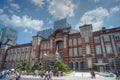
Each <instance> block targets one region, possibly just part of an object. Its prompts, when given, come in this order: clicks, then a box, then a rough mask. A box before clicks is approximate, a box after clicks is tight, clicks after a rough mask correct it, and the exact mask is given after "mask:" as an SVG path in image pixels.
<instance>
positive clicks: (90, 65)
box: [87, 58, 92, 68]
mask: <svg viewBox="0 0 120 80" xmlns="http://www.w3.org/2000/svg"><path fill="white" fill-rule="evenodd" d="M87 62H88V68H92V58H87Z"/></svg>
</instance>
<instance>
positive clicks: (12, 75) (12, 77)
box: [0, 69, 21, 80]
mask: <svg viewBox="0 0 120 80" xmlns="http://www.w3.org/2000/svg"><path fill="white" fill-rule="evenodd" d="M20 76H21V75H20V72H19V71H18V70H15V69H11V70H3V71H1V72H0V79H7V80H20Z"/></svg>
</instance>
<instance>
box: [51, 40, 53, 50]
mask: <svg viewBox="0 0 120 80" xmlns="http://www.w3.org/2000/svg"><path fill="white" fill-rule="evenodd" d="M52 43H53V40H52V39H50V49H52Z"/></svg>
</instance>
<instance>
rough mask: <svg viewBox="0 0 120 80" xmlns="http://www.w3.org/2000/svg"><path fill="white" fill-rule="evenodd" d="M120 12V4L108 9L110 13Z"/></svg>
mask: <svg viewBox="0 0 120 80" xmlns="http://www.w3.org/2000/svg"><path fill="white" fill-rule="evenodd" d="M116 12H120V6H115V7H112V8H111V9H110V13H116Z"/></svg>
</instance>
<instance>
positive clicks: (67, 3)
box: [0, 0, 120, 44]
mask: <svg viewBox="0 0 120 80" xmlns="http://www.w3.org/2000/svg"><path fill="white" fill-rule="evenodd" d="M62 18H67V20H68V22H69V23H70V24H71V27H72V28H74V29H78V26H80V25H83V24H92V25H93V29H94V31H96V30H100V29H101V27H103V26H105V27H106V28H112V27H119V26H120V0H0V29H1V28H3V27H5V26H8V27H12V28H14V29H16V30H18V32H19V35H18V41H17V43H18V44H22V43H28V42H30V41H31V40H32V36H34V35H36V32H37V31H39V30H43V29H47V28H52V27H53V22H54V21H55V20H59V19H62Z"/></svg>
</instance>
